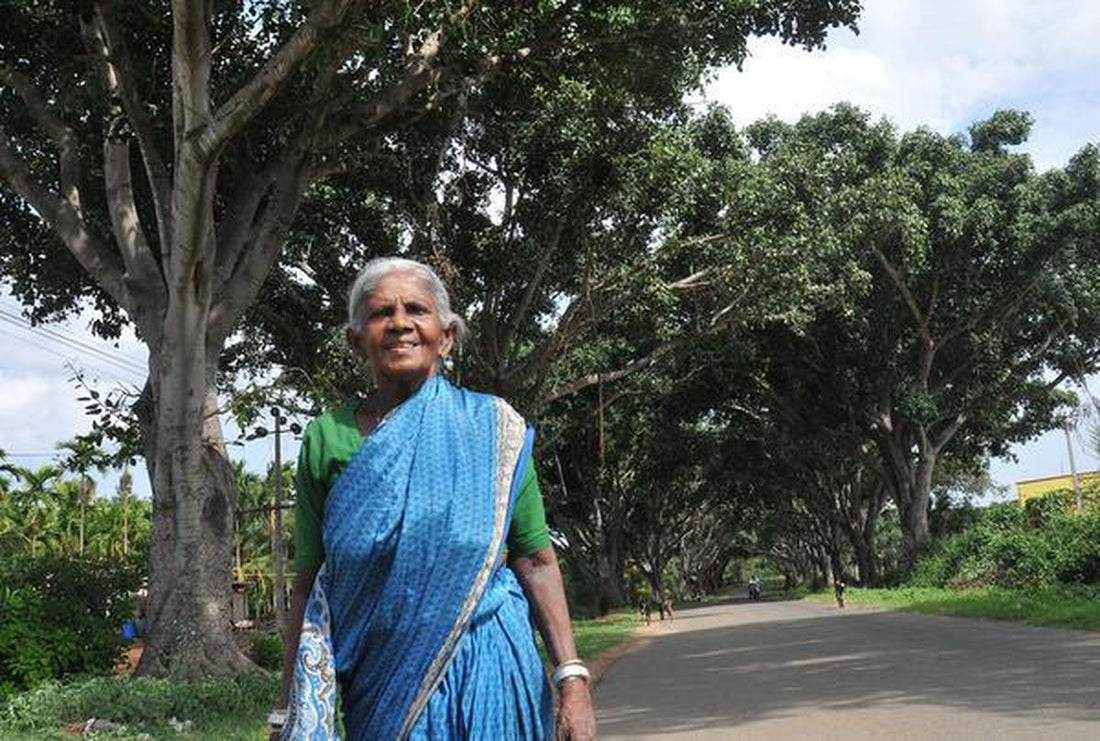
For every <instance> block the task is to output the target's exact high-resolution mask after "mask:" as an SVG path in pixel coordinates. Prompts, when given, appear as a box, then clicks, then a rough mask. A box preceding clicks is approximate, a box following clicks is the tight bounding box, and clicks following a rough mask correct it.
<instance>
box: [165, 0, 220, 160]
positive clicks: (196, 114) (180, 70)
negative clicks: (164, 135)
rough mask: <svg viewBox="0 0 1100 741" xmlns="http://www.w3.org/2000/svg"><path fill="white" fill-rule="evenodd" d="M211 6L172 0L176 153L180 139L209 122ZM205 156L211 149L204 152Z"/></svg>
mask: <svg viewBox="0 0 1100 741" xmlns="http://www.w3.org/2000/svg"><path fill="white" fill-rule="evenodd" d="M210 3H211V0H172V72H173V78H174V79H173V84H174V90H173V93H174V95H173V98H174V101H173V113H174V117H175V127H176V135H177V139H178V140H177V142H176V154H177V159H179V151H180V148H181V147H182V144H183V140H184V139H186V138H187V137H189V136H191V135H192V133H193V132H195V131H196V130H197V129H198V128H199V127H201V126H205V125H207V124H208V123H209V122H210V65H211V61H212V50H211V48H210ZM204 151H205V153H206V154H209V153H210V152H212V151H213V150H212V149H206V150H204Z"/></svg>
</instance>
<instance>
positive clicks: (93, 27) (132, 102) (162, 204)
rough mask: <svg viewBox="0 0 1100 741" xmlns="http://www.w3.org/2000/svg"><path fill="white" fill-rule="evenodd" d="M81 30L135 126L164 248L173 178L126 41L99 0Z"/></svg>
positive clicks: (111, 94) (169, 235)
mask: <svg viewBox="0 0 1100 741" xmlns="http://www.w3.org/2000/svg"><path fill="white" fill-rule="evenodd" d="M81 29H82V31H83V33H84V38H85V44H86V45H87V46H88V49H89V51H91V52H92V53H93V54H96V55H97V56H101V57H102V59H103V66H104V75H103V76H104V84H105V87H106V88H107V93H108V95H109V97H110V98H111V99H117V100H118V101H119V102H120V103H121V105H122V110H123V111H124V112H125V114H126V118H127V119H128V120H129V122H130V126H131V127H132V128H133V131H134V135H135V137H136V139H137V142H138V148H139V150H140V151H141V157H142V162H143V163H144V165H145V174H146V177H147V178H148V180H149V189H150V190H151V191H152V194H153V208H154V210H155V212H156V219H157V230H158V231H157V233H158V235H159V237H160V244H161V247H162V249H164V248H165V246H166V245H168V244H170V243H171V239H172V226H171V215H172V214H171V206H170V203H171V199H172V178H171V176H170V175H169V174H168V168H167V167H165V164H164V159H163V157H162V156H161V153H160V151H159V150H158V149H157V146H156V137H155V136H154V133H153V124H152V122H151V121H150V120H149V116H148V115H147V114H146V112H145V104H144V102H143V101H142V99H141V96H140V94H139V93H138V89H137V82H136V81H135V79H134V68H133V63H132V62H131V60H130V55H129V52H128V51H127V49H126V44H125V42H124V40H123V38H122V34H120V33H119V31H118V29H117V28H116V26H115V25H114V23H113V21H112V19H111V17H110V16H109V14H108V13H107V11H106V10H105V8H104V5H103V3H96V6H95V21H94V23H91V24H86V23H85V22H84V21H83V20H81Z"/></svg>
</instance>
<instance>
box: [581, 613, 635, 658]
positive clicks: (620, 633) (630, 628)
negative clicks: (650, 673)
mask: <svg viewBox="0 0 1100 741" xmlns="http://www.w3.org/2000/svg"><path fill="white" fill-rule="evenodd" d="M637 627H638V618H637V617H636V616H635V615H634V613H632V612H615V613H611V614H610V615H607V616H606V617H602V618H595V619H594V620H577V621H574V623H573V639H574V640H575V641H576V643H577V654H578V655H579V656H580V657H581V658H582V659H586V660H587V659H590V658H592V657H594V656H596V655H597V654H600V653H603V652H604V651H606V650H608V649H609V648H613V647H615V646H617V645H618V644H620V643H622V642H623V641H625V640H626V639H627V638H629V637H630V636H631V635H632V634H633V633H634V629H635V628H637Z"/></svg>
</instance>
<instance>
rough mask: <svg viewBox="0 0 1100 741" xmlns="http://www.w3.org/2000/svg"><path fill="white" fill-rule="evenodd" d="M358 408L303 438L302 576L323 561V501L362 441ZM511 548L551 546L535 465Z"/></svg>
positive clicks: (297, 528) (528, 550)
mask: <svg viewBox="0 0 1100 741" xmlns="http://www.w3.org/2000/svg"><path fill="white" fill-rule="evenodd" d="M355 406H356V405H355V402H349V403H347V404H345V405H344V406H342V407H339V408H337V409H334V410H332V411H329V412H326V413H324V414H322V415H321V416H320V417H317V418H316V419H314V420H313V421H312V422H310V423H309V426H308V427H306V432H305V435H304V436H303V438H302V447H301V449H300V450H299V451H298V470H297V472H296V473H295V476H294V488H295V490H296V494H297V496H296V497H295V500H294V570H295V571H296V572H298V573H303V572H305V571H313V570H316V569H317V568H318V567H320V565H321V562H322V561H324V560H325V551H324V546H323V541H322V539H321V520H322V513H323V512H324V508H325V497H326V496H327V495H328V490H329V487H331V486H332V484H333V482H335V481H336V479H337V478H338V477H339V476H340V473H341V472H342V471H343V470H344V466H346V465H347V463H348V461H350V460H351V459H352V457H353V456H354V455H355V454H356V452H358V450H359V445H360V443H361V442H362V437H361V436H360V434H359V425H358V423H357V422H356V419H355ZM507 544H508V552H509V554H511V555H513V556H529V555H531V554H532V553H535V552H536V551H540V550H542V549H544V548H549V547H550V530H549V529H548V528H547V526H546V512H545V510H544V509H543V506H542V492H541V491H540V490H539V482H538V478H537V477H536V476H535V464H534V461H529V462H528V464H527V470H526V472H525V473H524V476H523V484H522V487H521V488H520V491H519V495H518V496H517V497H516V504H515V507H514V508H513V510H512V526H511V529H510V530H509V531H508V541H507Z"/></svg>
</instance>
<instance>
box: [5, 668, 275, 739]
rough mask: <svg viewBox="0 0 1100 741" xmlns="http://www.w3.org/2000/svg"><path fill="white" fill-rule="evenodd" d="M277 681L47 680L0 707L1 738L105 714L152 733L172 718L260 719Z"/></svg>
mask: <svg viewBox="0 0 1100 741" xmlns="http://www.w3.org/2000/svg"><path fill="white" fill-rule="evenodd" d="M278 683H279V680H278V678H277V677H275V676H273V675H269V674H261V673H258V672H253V673H251V674H242V675H239V676H235V677H222V678H218V679H208V680H203V681H200V682H175V681H172V680H168V679H150V678H147V677H94V678H86V679H83V680H77V681H74V682H71V683H69V684H60V683H57V682H48V683H46V684H43V685H41V686H39V687H37V688H35V689H33V690H29V691H27V692H23V693H20V694H18V695H15V696H13V697H11V698H9V700H8V702H7V704H6V705H3V706H0V737H2V738H11V737H13V736H21V735H25V734H26V735H29V734H31V733H36V734H51V735H53V734H55V733H56V732H57V731H58V730H59V729H61V728H63V727H65V726H66V725H69V724H71V723H77V722H83V721H86V720H87V719H89V718H106V719H109V720H111V721H114V722H116V723H121V724H123V725H126V726H128V727H130V728H131V730H138V729H141V730H145V731H148V732H153V733H155V732H156V730H157V729H163V728H164V727H165V726H166V724H168V723H169V719H170V718H175V719H176V720H177V721H179V722H187V721H191V722H193V723H194V724H195V725H196V726H198V727H199V728H202V727H203V726H204V725H208V724H211V723H217V722H218V721H219V720H220V721H224V719H225V718H233V719H237V722H238V723H240V722H241V721H242V719H247V718H257V719H259V720H258V722H262V718H263V717H264V716H265V715H266V714H267V712H268V711H269V710H270V709H271V708H272V707H273V704H274V702H275V696H276V694H277V692H278ZM51 732H52V733H51ZM156 735H157V737H160V734H156ZM171 735H173V736H175V735H176V734H174V733H173V734H171Z"/></svg>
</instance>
